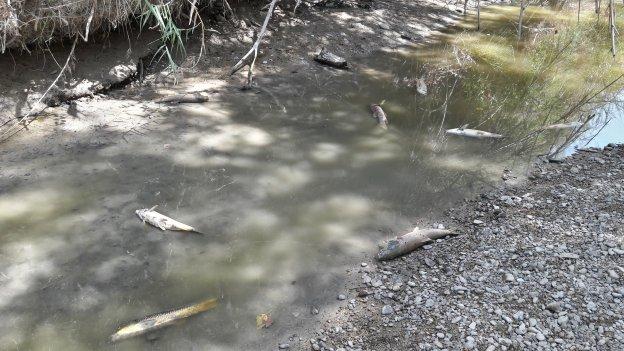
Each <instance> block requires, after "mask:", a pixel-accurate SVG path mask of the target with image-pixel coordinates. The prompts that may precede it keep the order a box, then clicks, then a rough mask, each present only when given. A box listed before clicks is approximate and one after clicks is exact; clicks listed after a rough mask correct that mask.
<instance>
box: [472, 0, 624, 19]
mask: <svg viewBox="0 0 624 351" xmlns="http://www.w3.org/2000/svg"><path fill="white" fill-rule="evenodd" d="M622 1H624V0H622ZM467 13H468V0H464V15H466V14H467Z"/></svg>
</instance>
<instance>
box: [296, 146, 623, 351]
mask: <svg viewBox="0 0 624 351" xmlns="http://www.w3.org/2000/svg"><path fill="white" fill-rule="evenodd" d="M446 215H447V216H446V218H444V219H442V220H440V222H441V223H443V224H433V223H428V225H429V226H430V225H432V224H433V225H443V226H446V227H451V228H458V229H459V230H460V231H461V232H462V233H463V235H461V236H458V237H455V238H452V239H448V240H440V241H439V242H438V243H435V244H434V245H431V246H429V247H425V249H421V250H417V251H415V252H413V253H412V254H410V255H408V256H406V257H403V258H400V259H397V260H394V261H391V262H389V263H378V262H368V263H362V265H361V267H358V268H357V269H354V270H353V278H354V279H353V281H354V282H353V283H352V285H353V287H352V289H349V290H347V291H345V292H342V293H344V294H346V296H345V299H344V301H340V304H341V307H340V309H339V310H338V313H337V314H335V315H333V316H331V317H330V318H329V319H328V320H326V321H325V322H324V323H323V324H322V325H321V327H320V328H322V329H320V330H318V331H317V332H316V334H314V335H309V336H307V338H306V339H304V340H303V341H301V343H300V344H299V345H298V346H299V348H300V349H303V350H309V349H313V350H341V351H346V350H417V349H421V350H442V349H447V350H471V349H474V350H488V351H492V350H624V229H623V228H622V224H623V223H624V146H615V145H610V146H607V147H605V149H604V150H591V151H581V152H578V153H577V154H575V155H574V156H571V157H570V158H568V159H566V160H565V162H564V163H562V164H544V163H538V164H536V165H535V167H534V169H533V171H532V174H531V176H530V177H529V181H527V182H525V183H524V184H521V185H516V186H506V187H503V188H501V189H499V190H497V191H494V192H490V193H487V194H482V195H480V196H479V197H478V198H477V199H474V200H471V201H467V202H465V203H463V204H461V205H460V206H458V207H457V208H454V209H451V210H449V211H448V212H447V213H446ZM424 226H425V225H423V227H424ZM341 297H342V296H341Z"/></svg>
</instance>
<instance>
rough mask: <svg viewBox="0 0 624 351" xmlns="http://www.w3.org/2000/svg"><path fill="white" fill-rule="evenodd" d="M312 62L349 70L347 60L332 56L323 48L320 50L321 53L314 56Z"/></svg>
mask: <svg viewBox="0 0 624 351" xmlns="http://www.w3.org/2000/svg"><path fill="white" fill-rule="evenodd" d="M314 61H316V62H318V63H322V64H324V65H327V66H331V67H334V68H340V69H347V68H349V63H348V62H347V60H345V59H343V58H342V57H340V56H338V55H334V54H332V53H331V52H328V51H325V48H322V49H321V51H319V53H318V54H316V55H315V56H314Z"/></svg>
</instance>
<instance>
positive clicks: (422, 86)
mask: <svg viewBox="0 0 624 351" xmlns="http://www.w3.org/2000/svg"><path fill="white" fill-rule="evenodd" d="M416 91H417V92H418V94H420V95H423V96H424V95H427V84H426V83H425V80H424V79H423V78H418V79H416Z"/></svg>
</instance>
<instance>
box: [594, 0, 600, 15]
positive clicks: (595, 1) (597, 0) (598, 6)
mask: <svg viewBox="0 0 624 351" xmlns="http://www.w3.org/2000/svg"><path fill="white" fill-rule="evenodd" d="M594 3H595V6H596V15H598V17H600V0H594Z"/></svg>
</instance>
